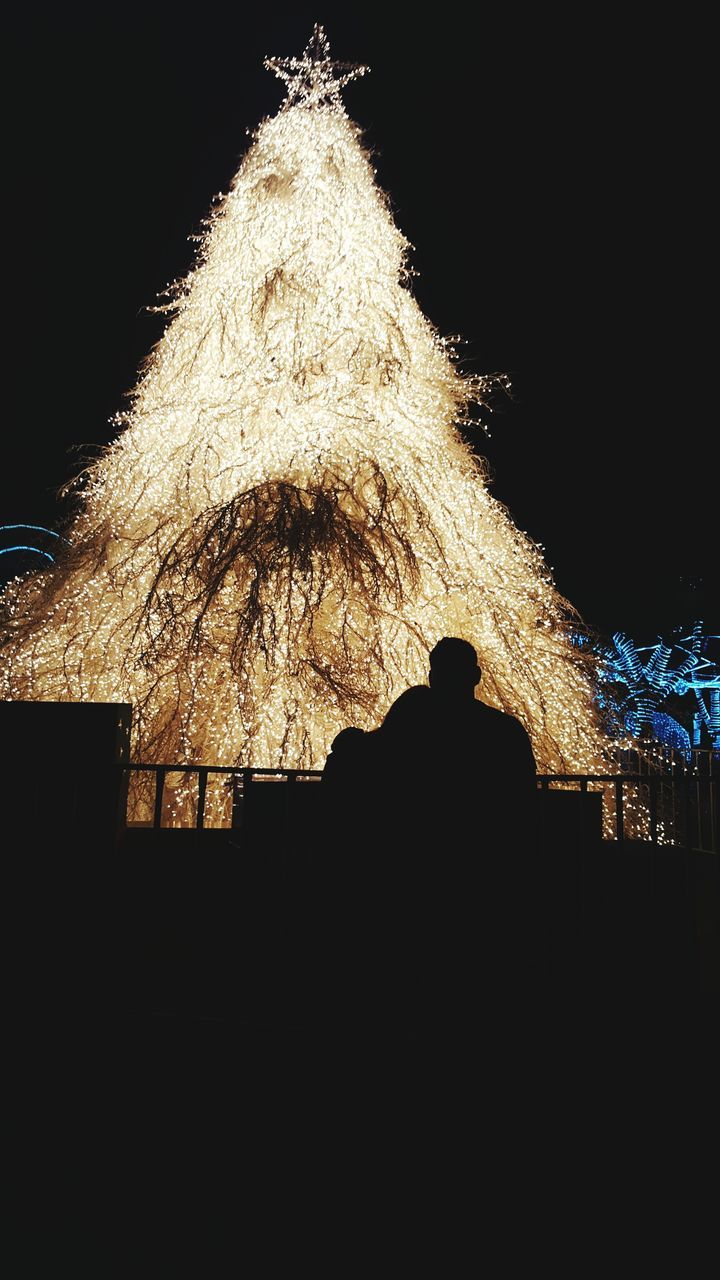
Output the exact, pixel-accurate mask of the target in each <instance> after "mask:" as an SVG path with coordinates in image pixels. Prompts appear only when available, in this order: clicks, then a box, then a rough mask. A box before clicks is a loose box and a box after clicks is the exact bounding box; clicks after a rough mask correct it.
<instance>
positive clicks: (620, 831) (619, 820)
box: [615, 778, 625, 845]
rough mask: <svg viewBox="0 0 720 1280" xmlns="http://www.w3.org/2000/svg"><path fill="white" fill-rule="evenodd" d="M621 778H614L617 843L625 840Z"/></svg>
mask: <svg viewBox="0 0 720 1280" xmlns="http://www.w3.org/2000/svg"><path fill="white" fill-rule="evenodd" d="M622 788H623V780H622V778H616V779H615V832H616V834H617V838H618V844H621V845H622V844H623V843H624V841H625V819H624V817H623V790H622Z"/></svg>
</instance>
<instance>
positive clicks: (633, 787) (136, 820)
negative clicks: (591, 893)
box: [124, 761, 719, 853]
mask: <svg viewBox="0 0 720 1280" xmlns="http://www.w3.org/2000/svg"><path fill="white" fill-rule="evenodd" d="M124 769H125V771H126V775H127V780H128V802H127V812H126V824H127V826H128V827H130V828H132V827H151V828H153V829H155V830H157V829H158V828H161V827H175V828H183V827H184V828H195V829H197V830H205V829H207V828H208V827H227V828H237V827H241V826H242V823H243V815H244V811H245V802H246V800H247V798H248V796H249V794H250V792H251V789H252V788H254V787H258V786H266V785H268V784H278V783H279V784H283V783H284V784H291V785H298V784H306V783H317V782H320V781H321V779H322V771H321V770H318V769H256V768H238V767H237V766H231V765H224V766H223V765H200V764H188V765H183V764H129V765H126V766H124ZM153 777H154V781H153ZM178 780H179V781H178ZM213 784H214V789H213V790H212V795H210V790H209V788H213ZM537 785H538V789H539V790H540V791H541V792H547V791H550V790H565V791H575V792H577V791H579V792H581V793H583V794H588V793H598V792H599V793H601V794H602V797H603V834H604V837H605V839H610V840H614V841H618V842H619V843H621V844H622V843H626V842H628V841H632V840H645V841H650V842H652V843H653V844H665V845H674V846H676V847H680V848H683V849H699V850H703V851H706V852H711V853H718V851H719V832H718V826H719V822H718V819H719V814H718V800H717V772H715V773H713V770H712V761H710V762H709V764H708V768H707V772H705V773H703V772H702V770H700V769H697V768H692V769H688V768H683V769H680V768H677V769H676V768H673V769H672V770H671V771H670V772H657V773H653V772H645V773H643V772H635V773H623V774H539V775H538V777H537Z"/></svg>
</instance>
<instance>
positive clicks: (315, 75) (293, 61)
mask: <svg viewBox="0 0 720 1280" xmlns="http://www.w3.org/2000/svg"><path fill="white" fill-rule="evenodd" d="M265 66H266V67H267V69H268V71H274V72H275V75H276V76H278V78H279V79H280V80H284V81H285V83H286V85H287V87H288V91H287V98H286V101H285V103H284V105H285V106H291V105H292V104H293V103H302V104H304V105H305V106H308V107H314V106H320V105H322V104H327V105H329V106H333V107H339V108H340V109H341V110H344V108H343V105H342V100H341V98H340V90H341V89H343V88H344V87H345V85H346V84H349V82H350V81H351V80H355V79H357V78H358V77H359V76H364V75H365V73H366V72H367V71H369V70H370V68H369V67H361V66H358V65H356V64H355V63H353V62H333V60H332V59H331V57H330V42H329V40H328V38H327V36H326V35H325V32H324V30H323V28H322V27H321V26H320V25H319V24H318V23H317V22H316V23H315V26H314V27H313V33H312V36H311V37H310V40H309V43H308V44H307V46H306V48H305V50H304V52H303V56H302V57H301V58H266V59H265ZM336 73H339V74H337V75H336Z"/></svg>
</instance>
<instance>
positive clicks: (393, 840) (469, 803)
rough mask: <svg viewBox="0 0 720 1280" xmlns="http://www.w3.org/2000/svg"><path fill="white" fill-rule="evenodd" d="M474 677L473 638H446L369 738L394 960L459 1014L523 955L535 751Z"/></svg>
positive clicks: (511, 979)
mask: <svg viewBox="0 0 720 1280" xmlns="http://www.w3.org/2000/svg"><path fill="white" fill-rule="evenodd" d="M480 679H481V671H480V667H479V665H478V661H477V654H476V652H475V649H474V648H473V646H472V645H471V644H469V643H468V641H466V640H462V639H459V638H457V637H450V636H446V637H444V638H443V639H442V640H440V641H439V642H438V644H436V646H435V648H434V649H433V650H432V652H431V654H430V671H429V684H428V685H426V686H416V687H414V688H411V689H408V690H406V691H405V692H404V693H402V694H401V695H400V697H399V698H398V699H396V701H395V702H394V703H393V705H392V706H391V707H390V709H389V711H388V713H387V715H386V717H385V719H384V721H383V723H382V725H381V726H380V728H379V729H378V730H376V731H375V732H374V733H372V734H370V735H369V736H368V743H367V745H368V747H369V749H370V751H371V753H372V754H373V755H374V757H375V764H376V768H377V769H378V770H379V774H380V777H379V780H378V783H377V785H376V787H375V794H376V795H377V799H378V806H379V808H380V811H381V812H382V814H383V828H382V836H381V841H380V844H381V849H380V852H381V858H382V863H383V876H382V881H381V882H382V883H383V885H384V886H385V888H386V893H385V895H384V901H385V902H386V903H387V904H388V907H389V913H390V915H393V914H394V920H391V919H387V920H386V921H385V922H384V931H385V934H386V936H387V940H388V947H389V951H388V954H389V956H390V963H391V965H392V966H393V967H394V968H395V971H396V974H397V973H398V972H399V973H400V974H401V979H402V981H401V986H404V991H405V994H406V996H407V998H408V1000H409V1001H410V1002H411V1003H412V1001H415V1002H416V1007H418V1008H422V1007H423V1002H425V1005H426V1006H427V1007H428V1008H432V1010H433V1012H434V1014H435V1015H436V1014H437V1013H438V1012H439V1011H442V1010H445V1009H447V1010H448V1011H454V1014H455V1016H465V1015H466V1014H467V1013H468V1011H469V1010H470V1008H471V1006H472V1004H473V1000H479V1001H481V1000H482V998H483V995H484V994H487V992H488V991H489V989H490V988H492V990H493V992H494V993H496V994H498V993H499V995H500V998H502V996H503V994H504V993H505V992H506V991H507V990H508V988H509V987H510V986H512V985H513V983H515V985H517V970H518V967H519V966H520V965H521V963H522V962H523V956H522V945H523V938H524V937H525V935H526V930H525V925H524V916H525V905H526V901H525V900H526V889H525V885H526V876H525V869H526V868H527V865H528V860H529V859H531V858H532V854H533V839H534V825H535V812H534V805H535V760H534V757H533V753H532V747H531V745H530V740H529V737H528V735H527V733H526V731H525V729H524V728H523V727H522V725H521V724H520V723H519V721H517V720H516V719H515V718H514V717H513V716H511V715H508V714H506V713H504V712H502V711H497V710H495V708H493V707H489V706H487V704H486V703H484V702H481V701H480V700H479V699H477V698H476V696H475V691H476V688H477V686H478V684H479V682H480ZM413 987H414V989H413ZM397 998H398V999H402V997H401V996H400V993H399V992H398V993H397Z"/></svg>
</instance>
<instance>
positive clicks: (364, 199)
mask: <svg viewBox="0 0 720 1280" xmlns="http://www.w3.org/2000/svg"><path fill="white" fill-rule="evenodd" d="M266 65H267V66H268V67H270V68H271V69H272V70H274V71H275V72H276V73H277V74H278V75H279V76H280V77H281V78H282V79H283V80H284V81H285V82H286V84H287V88H288V93H287V98H286V100H285V102H284V103H283V105H282V107H281V109H280V111H279V113H278V114H277V116H275V118H273V119H271V120H267V121H265V122H264V123H263V124H262V125H261V126H260V128H259V130H258V132H257V134H256V136H255V138H254V141H253V144H252V146H251V147H250V149H249V151H248V153H247V155H246V157H245V159H244V160H243V162H242V165H241V167H240V170H239V172H238V174H237V176H236V178H235V180H234V182H233V184H232V187H231V189H230V191H229V193H228V194H227V196H226V197H224V199H223V200H222V201H220V202H218V204H217V205H216V207H215V209H214V211H213V213H212V214H211V216H210V218H209V219H208V222H207V225H206V230H205V234H204V236H203V238H202V244H201V248H200V251H199V255H198V261H197V264H196V266H195V268H194V269H193V270H192V272H191V273H190V275H189V276H188V277H187V278H186V279H185V280H184V281H183V282H181V283H180V284H179V285H177V286H176V287H175V289H174V291H173V293H172V296H171V297H170V299H169V300H168V302H167V305H166V306H165V305H164V309H166V310H167V311H168V312H172V313H173V318H172V319H171V321H170V322H169V324H168V326H167V329H166V331H165V333H164V336H163V337H162V339H161V340H160V342H159V343H158V345H157V347H156V348H155V349H154V351H153V352H152V354H151V356H150V358H149V360H148V362H147V365H146V367H145V369H144V371H143V373H142V375H141V377H140V379H139V382H138V385H137V387H136V389H135V391H134V393H133V397H132V400H131V402H130V407H129V409H128V411H127V412H126V413H124V414H122V415H119V418H118V423H119V426H120V427H121V430H120V431H119V434H118V435H117V438H116V439H115V441H114V443H112V444H111V445H110V446H109V448H108V449H107V450H106V451H105V452H104V453H103V455H102V456H101V457H100V458H99V460H98V461H96V462H95V463H94V464H93V465H92V466H91V467H90V468H89V469H88V470H87V471H86V472H85V473H84V474H83V475H82V476H81V477H80V478H79V480H78V482H77V484H76V498H77V502H76V513H75V515H74V516H73V518H72V520H71V522H70V523H69V525H68V527H67V528H66V529H65V530H64V533H65V537H66V538H67V545H66V544H64V543H63V544H62V545H61V549H60V551H59V552H58V558H57V563H56V564H55V565H54V566H52V567H50V568H48V569H47V570H46V571H43V572H40V573H37V574H35V575H34V576H31V577H27V578H25V579H17V580H15V581H14V582H13V583H11V584H10V586H9V587H8V588H7V589H6V591H5V593H4V597H3V611H4V612H3V628H4V646H3V652H2V668H1V671H0V692H1V693H2V696H3V697H5V698H12V699H48V700H54V699H60V700H77V701H88V700H90V701H126V702H130V703H132V705H133V708H134V728H133V733H134V752H133V754H134V756H135V758H137V759H141V760H145V761H159V762H189V763H192V762H203V763H206V764H213V763H220V764H235V763H241V764H245V765H256V766H273V767H275V766H279V765H286V766H298V767H312V766H314V767H321V766H322V764H323V762H324V759H325V756H326V754H327V751H328V749H329V746H330V743H331V741H332V738H333V737H334V735H335V734H336V733H337V732H338V730H339V729H340V728H341V727H343V726H344V725H347V724H350V723H354V724H357V725H361V726H366V727H368V726H372V725H375V724H376V723H377V722H378V720H379V718H380V717H381V716H382V715H383V714H384V712H385V710H386V709H387V707H388V705H389V703H390V702H391V700H392V699H393V698H394V697H395V696H396V695H397V694H398V693H399V692H401V690H402V689H404V688H406V687H407V685H409V684H413V683H418V682H424V681H425V679H426V673H427V665H428V652H429V650H430V649H431V648H432V646H433V645H434V644H435V643H436V641H437V640H438V639H439V638H440V637H441V636H443V635H457V636H464V637H465V638H467V639H468V640H470V641H471V642H472V643H473V644H474V645H475V646H476V648H477V651H478V654H479V657H480V661H481V664H482V667H483V683H482V695H483V697H484V698H486V699H487V700H488V701H491V702H493V703H494V704H495V705H497V706H499V707H502V708H505V709H506V710H509V711H511V712H512V713H514V714H515V715H517V716H518V717H519V718H520V719H521V720H522V722H523V723H524V724H525V725H526V727H527V728H528V730H529V732H530V735H531V737H532V742H533V747H534V750H535V755H536V759H537V762H538V765H539V767H540V768H541V769H543V770H546V771H551V770H563V771H587V770H590V769H591V768H593V767H598V765H599V764H600V762H601V756H602V742H603V737H602V733H601V731H600V729H599V728H598V725H597V722H596V713H595V710H594V707H593V690H594V682H593V679H592V678H591V675H590V672H589V669H588V662H589V659H588V657H587V655H586V654H584V653H583V652H581V651H580V650H579V649H578V648H577V647H576V646H573V644H572V643H571V638H570V632H571V627H570V623H569V620H570V617H571V610H570V607H569V606H568V605H567V603H566V602H565V601H564V600H563V599H561V598H560V596H559V595H558V593H557V591H556V590H555V587H554V585H553V583H552V580H551V577H550V574H549V571H548V569H547V568H546V566H545V564H544V563H543V559H542V555H541V553H540V551H539V549H538V548H537V546H536V545H535V544H533V543H532V542H531V541H530V540H529V539H528V537H527V536H526V535H524V534H523V533H521V532H520V531H519V530H518V529H517V528H515V526H514V525H513V523H512V521H511V519H510V518H509V516H508V514H507V512H506V510H505V509H504V508H503V507H502V505H501V504H500V503H499V502H498V501H497V500H495V499H494V498H493V497H492V496H491V494H490V493H489V492H488V489H487V486H486V483H485V471H484V468H483V464H482V462H480V461H479V460H478V459H477V458H476V457H475V455H474V454H473V452H472V450H471V449H470V448H469V446H468V445H467V444H466V443H465V442H464V441H463V438H462V437H461V435H460V433H459V430H458V428H459V426H461V425H463V424H464V423H465V422H467V420H468V413H469V410H470V407H471V405H472V403H473V402H478V401H479V402H481V403H482V402H483V400H484V399H485V398H487V396H488V393H489V390H490V386H491V381H492V380H490V379H481V378H480V379H478V378H467V377H465V376H463V375H462V374H461V372H460V370H459V368H458V366H457V364H456V362H455V358H454V352H453V350H452V348H451V347H450V346H449V345H448V344H447V343H446V342H445V341H444V340H443V339H442V338H440V337H439V336H438V335H437V333H436V332H435V331H434V330H433V328H432V327H431V325H430V324H429V323H428V321H427V320H426V319H425V318H424V316H423V315H422V314H421V312H420V310H419V308H418V306H417V304H416V302H415V300H414V298H413V296H412V294H411V292H410V291H409V289H408V287H407V277H406V268H405V260H406V254H407V250H408V248H409V246H408V244H407V241H406V240H405V239H404V237H403V236H402V234H401V233H400V232H399V231H398V229H397V228H396V227H395V225H394V223H393V220H392V218H391V215H390V213H389V211H388V207H387V203H386V201H385V198H384V197H383V195H382V193H381V192H380V190H379V189H378V187H377V185H376V182H375V175H374V171H373V168H372V166H371V162H370V160H369V158H368V156H367V154H366V153H365V152H364V151H363V148H362V146H361V141H360V136H359V131H358V129H357V128H356V127H355V126H354V125H353V124H352V123H351V122H350V120H349V119H348V118H347V116H346V114H345V111H344V108H343V106H342V103H341V100H340V96H339V95H340V89H341V88H342V86H343V85H344V84H346V83H347V82H348V81H349V80H350V79H352V78H353V77H354V76H356V75H359V74H362V73H363V72H364V70H365V68H352V67H349V66H347V65H345V64H339V63H333V62H331V60H330V57H329V49H328V44H327V41H326V38H325V36H324V33H323V31H322V29H321V28H316V29H315V32H314V34H313V38H312V40H311V42H310V44H309V45H308V47H307V49H306V50H305V53H304V55H303V57H301V58H298V59H296V58H290V59H283V60H278V59H269V60H268V61H267V63H266Z"/></svg>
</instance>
